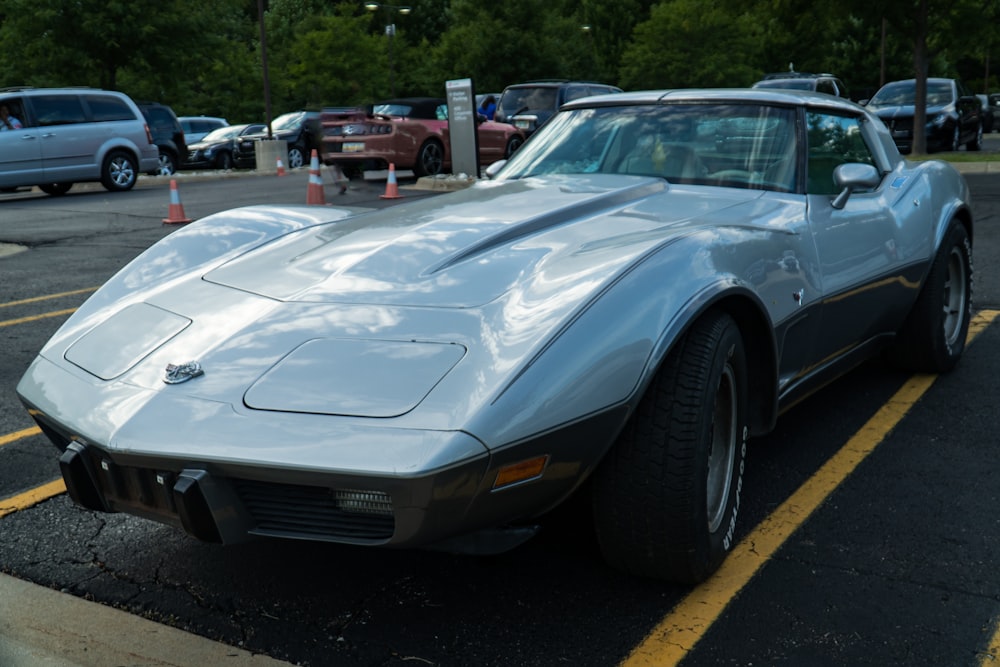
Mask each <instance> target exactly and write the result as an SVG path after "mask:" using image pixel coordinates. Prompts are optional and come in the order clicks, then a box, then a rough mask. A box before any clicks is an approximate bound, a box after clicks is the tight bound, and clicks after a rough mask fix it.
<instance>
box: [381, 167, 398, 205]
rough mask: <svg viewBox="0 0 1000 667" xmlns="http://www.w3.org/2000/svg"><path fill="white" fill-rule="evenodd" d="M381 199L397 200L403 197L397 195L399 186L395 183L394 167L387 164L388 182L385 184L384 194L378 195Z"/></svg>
mask: <svg viewBox="0 0 1000 667" xmlns="http://www.w3.org/2000/svg"><path fill="white" fill-rule="evenodd" d="M379 196H380V197H381V198H382V199H399V198H400V197H402V196H403V195H401V194H399V186H398V185H397V183H396V165H394V164H393V163H391V162H390V163H389V180H387V181H386V182H385V194H384V195H379Z"/></svg>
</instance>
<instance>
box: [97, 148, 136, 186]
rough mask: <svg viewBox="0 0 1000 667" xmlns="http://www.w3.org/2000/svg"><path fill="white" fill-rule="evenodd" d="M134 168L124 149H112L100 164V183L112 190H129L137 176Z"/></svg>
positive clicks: (134, 165)
mask: <svg viewBox="0 0 1000 667" xmlns="http://www.w3.org/2000/svg"><path fill="white" fill-rule="evenodd" d="M136 168H137V165H136V164H135V162H134V161H133V159H132V156H131V155H129V154H128V153H126V152H125V151H112V152H110V153H108V155H107V157H105V158H104V164H103V165H101V185H103V186H104V188H105V189H106V190H110V191H112V192H120V191H122V190H130V189H131V188H132V186H133V185H135V181H136V179H137V178H138V177H139V174H138V173H137V172H136Z"/></svg>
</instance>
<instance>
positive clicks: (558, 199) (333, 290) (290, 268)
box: [204, 176, 760, 308]
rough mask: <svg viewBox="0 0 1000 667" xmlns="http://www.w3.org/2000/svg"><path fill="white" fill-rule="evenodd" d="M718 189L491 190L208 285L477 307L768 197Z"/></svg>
mask: <svg viewBox="0 0 1000 667" xmlns="http://www.w3.org/2000/svg"><path fill="white" fill-rule="evenodd" d="M713 190H714V194H713V196H711V197H706V196H705V192H704V188H688V189H681V188H678V187H676V186H670V185H668V184H667V183H666V182H665V181H662V180H654V179H647V178H638V177H623V176H610V177H608V176H594V177H579V176H575V177H573V178H550V179H544V180H543V179H525V180H519V181H506V182H489V183H482V184H477V185H476V186H474V187H472V188H470V189H468V190H466V191H463V192H459V193H454V194H452V195H447V196H446V197H448V199H447V200H445V199H438V200H433V199H432V200H425V201H422V202H415V203H413V204H403V205H397V206H394V207H391V208H387V209H383V210H380V211H377V212H372V213H369V214H364V215H361V216H357V217H354V218H349V219H347V220H342V221H338V222H335V223H331V224H329V225H321V226H318V227H313V228H307V229H303V230H299V231H296V232H293V233H290V234H287V235H285V236H282V237H280V238H278V239H275V240H273V241H271V242H270V243H267V244H265V245H263V246H260V247H257V248H254V249H252V250H250V251H249V252H246V253H245V254H243V255H241V256H239V257H236V258H234V259H232V260H230V261H228V262H226V263H225V264H223V265H222V266H219V267H218V268H215V269H214V270H212V271H210V272H208V273H207V274H206V275H205V276H204V279H205V280H206V281H209V282H212V283H216V284H218V285H224V286H228V287H231V288H234V289H238V290H241V291H245V292H252V293H254V294H258V295H261V296H265V297H268V298H271V299H276V300H280V301H300V302H311V303H324V302H325V303H329V302H336V303H354V304H361V303H364V304H379V305H412V306H423V307H429V306H433V307H453V308H469V307H474V306H479V305H482V304H484V303H487V302H489V301H492V300H494V299H496V298H498V297H499V296H500V295H502V294H504V293H505V292H507V291H509V290H511V289H513V288H514V287H515V286H516V285H518V284H524V283H526V282H528V280H529V279H530V278H531V276H534V275H536V274H537V273H538V272H541V271H547V272H548V274H547V275H548V277H549V278H550V279H556V276H558V275H561V274H562V273H563V272H565V271H571V272H575V273H579V274H585V273H588V269H587V268H586V267H585V266H584V267H581V266H580V260H581V257H583V256H585V255H587V254H588V253H591V254H593V256H595V257H597V256H599V255H600V256H602V258H603V261H606V262H610V264H605V265H603V266H602V267H601V268H600V271H602V272H604V274H605V275H610V273H611V272H612V271H613V270H614V269H615V268H616V266H615V265H618V268H620V267H621V266H624V265H626V264H628V263H630V262H632V261H634V260H635V258H636V257H637V256H638V255H641V254H642V253H644V252H646V251H647V250H648V249H649V248H650V247H652V246H654V245H658V244H661V243H664V242H665V240H666V239H668V238H669V237H670V236H671V232H670V231H668V230H666V229H665V227H667V228H669V227H673V228H674V231H673V234H682V233H685V230H687V229H688V228H690V227H691V226H697V225H706V224H719V223H720V221H719V220H713V217H714V214H715V213H717V212H718V211H721V210H723V209H728V208H731V207H733V206H738V205H741V204H743V205H749V202H752V201H754V200H756V199H758V198H759V197H760V193H759V192H754V191H748V190H732V191H729V190H725V189H718V188H716V189H713ZM661 199H662V200H663V201H660V200H661ZM657 202H658V203H657ZM442 204H443V205H442ZM749 217H751V214H750V213H749V212H748V218H749ZM734 219H738V218H734V217H732V216H727V218H726V220H727V221H732V220H734Z"/></svg>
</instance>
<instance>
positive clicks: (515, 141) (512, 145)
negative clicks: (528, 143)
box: [503, 137, 524, 158]
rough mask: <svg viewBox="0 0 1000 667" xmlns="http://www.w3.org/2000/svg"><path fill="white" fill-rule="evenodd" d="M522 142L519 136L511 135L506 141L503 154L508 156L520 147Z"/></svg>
mask: <svg viewBox="0 0 1000 667" xmlns="http://www.w3.org/2000/svg"><path fill="white" fill-rule="evenodd" d="M523 143H524V139H522V138H521V137H511V138H510V140H509V141H507V150H505V151H504V154H503V156H504V157H506V158H509V157H510V156H511V155H513V154H514V152H515V151H516V150H517V149H518V148H520V147H521V144H523Z"/></svg>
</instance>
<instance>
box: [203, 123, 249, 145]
mask: <svg viewBox="0 0 1000 667" xmlns="http://www.w3.org/2000/svg"><path fill="white" fill-rule="evenodd" d="M241 129H243V126H242V125H240V126H237V125H230V126H229V127H220V128H219V129H217V130H212V131H211V132H209V133H208V134H206V135H205V136H204V137H202V138H201V140H202V142H204V143H208V142H211V141H224V140H226V139H232V138H233V137H235V136H236V135H238V134H239V133H240V130H241Z"/></svg>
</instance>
